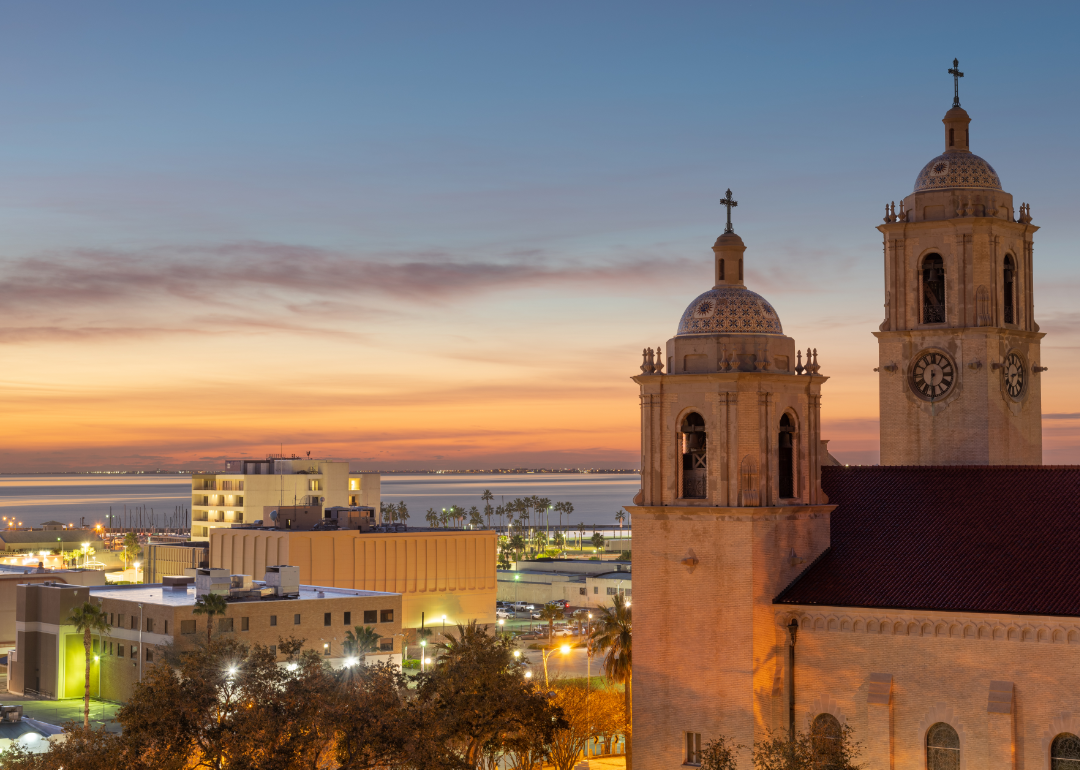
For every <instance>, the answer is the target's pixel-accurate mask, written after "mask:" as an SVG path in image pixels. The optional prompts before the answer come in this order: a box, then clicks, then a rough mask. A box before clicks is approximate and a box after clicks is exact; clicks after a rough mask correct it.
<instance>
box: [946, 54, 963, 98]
mask: <svg viewBox="0 0 1080 770" xmlns="http://www.w3.org/2000/svg"><path fill="white" fill-rule="evenodd" d="M949 74H950V75H952V79H953V98H952V106H953V107H959V106H960V78H962V77H964V73H963V72H961V71H960V60H959V59H953V60H952V69H951V70H949Z"/></svg>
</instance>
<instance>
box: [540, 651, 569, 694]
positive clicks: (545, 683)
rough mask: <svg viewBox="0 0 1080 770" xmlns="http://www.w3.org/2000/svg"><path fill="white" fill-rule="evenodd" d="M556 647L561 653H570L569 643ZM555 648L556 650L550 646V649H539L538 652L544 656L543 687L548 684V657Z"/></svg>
mask: <svg viewBox="0 0 1080 770" xmlns="http://www.w3.org/2000/svg"><path fill="white" fill-rule="evenodd" d="M557 649H558V650H559V652H561V653H562V654H563V655H569V654H570V645H569V644H564V645H562V646H561V647H559V648H557ZM555 650H556V648H555V647H552V648H551V649H550V650H540V654H541V655H542V656H543V657H544V687H547V686H548V670H547V661H548V657H549V656H550V655H551V653H553V652H555Z"/></svg>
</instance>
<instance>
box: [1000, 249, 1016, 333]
mask: <svg viewBox="0 0 1080 770" xmlns="http://www.w3.org/2000/svg"><path fill="white" fill-rule="evenodd" d="M1002 272H1003V275H1002V277H1001V286H1002V288H1003V290H1004V293H1005V297H1004V300H1005V303H1004V308H1005V323H1007V324H1014V323H1016V291H1015V286H1016V267H1015V265H1014V264H1013V259H1012V255H1010V254H1006V255H1005V266H1004V269H1003V271H1002Z"/></svg>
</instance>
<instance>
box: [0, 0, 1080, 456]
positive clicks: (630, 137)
mask: <svg viewBox="0 0 1080 770" xmlns="http://www.w3.org/2000/svg"><path fill="white" fill-rule="evenodd" d="M0 14H2V15H0V20H2V22H3V23H2V24H0V232H2V233H3V234H4V235H3V237H2V238H0V289H3V288H4V287H5V286H6V287H7V292H6V293H7V298H6V299H5V298H4V297H3V296H2V294H3V292H0V328H2V327H6V333H0V359H2V358H6V359H7V360H8V362H9V364H10V365H9V366H8V367H7V368H8V374H7V376H6V377H5V376H4V375H0V408H7V409H9V410H14V411H17V412H20V413H24V412H25V413H27V414H31V415H35V418H34V419H29V418H28V419H27V422H26V423H25V425H23V426H19V427H16V428H15V429H14V433H13V437H12V438H13V439H14V441H15V443H20V442H23V441H26V442H27V443H28V445H29V446H30V447H31V448H30V449H27V450H25V451H20V452H19V453H18V455H17V459H18V462H20V463H25V467H24V466H23V465H20V467H19V468H13V469H19V470H31V469H36V468H39V467H56V466H64V467H68V466H71V467H75V466H79V464H80V463H83V464H85V465H92V464H93V463H96V462H106V461H108V462H118V463H121V462H122V463H128V464H140V463H143V464H154V463H159V462H160V463H168V462H173V461H176V462H181V461H188V460H191V459H193V458H207V459H213V458H215V457H217V456H218V453H222V456H223V455H224V454H227V453H245V452H251V453H255V454H258V453H261V452H262V451H264V447H268V446H269V445H271V444H273V445H275V446H276V444H277V443H278V441H279V440H280V441H284V442H285V443H288V442H289V441H294V442H297V443H303V444H304V446H305V447H312V446H313V447H315V448H316V451H322V452H324V453H329V454H336V455H338V456H348V457H353V458H356V459H357V460H358V461H361V462H366V463H376V464H378V463H389V462H391V461H392V462H398V463H401V464H409V463H411V464H413V465H412V467H428V466H429V465H431V464H435V463H436V461H439V462H446V463H454V464H457V465H463V466H475V465H477V464H485V463H489V462H490V463H495V462H496V461H497V460H500V459H505V460H506V463H505V464H514V463H520V464H543V463H550V464H591V463H599V464H604V463H605V462H606V463H609V464H630V465H633V464H635V462H636V460H635V458H636V455H637V448H636V431H637V428H636V424H637V405H636V397H635V395H634V386H633V383H630V382H629V381H628V380H627V377H628V376H629V375H630V374H632V373H633V371H634V368H635V365H636V362H635V356H636V355H637V351H640V349H641V347H643V346H644V345H645V344H651V345H653V346H656V345H657V344H662V342H663V341H664V340H665V339H667V338H668V337H669V336H670V335H671V334H672V333H674V329H675V325H676V323H677V320H678V318H679V316H680V315H681V312H682V310H683V308H684V307H685V306H686V304H688V303H689V301H690V300H691V299H693V297H694V296H696V295H697V294H698V293H699V292H700V291H702V290H704V289H705V288H708V285H709V283H710V275H711V270H712V268H711V253H710V251H709V247H710V245H711V243H712V241H713V239H714V238H715V237H716V235H717V234H718V233H719V232H720V230H721V229H722V225H723V216H722V214H723V211H722V209H721V207H720V206H719V204H718V203H717V201H718V200H719V198H720V197H721V196H722V195H723V191H724V189H725V188H727V187H731V188H732V189H733V190H734V192H735V197H736V198H737V199H738V200H739V203H740V205H739V207H738V208H737V209H736V212H735V221H736V229H737V231H738V232H739V233H740V234H741V235H742V236H743V238H744V239H745V240H746V242H747V245H748V247H749V251H748V255H747V259H748V269H749V283H750V286H751V288H754V289H757V290H758V291H760V292H761V293H762V294H764V295H765V296H766V297H768V298H769V299H770V300H771V301H772V302H773V304H774V305H775V306H776V307H777V310H778V311H779V313H780V316H781V318H782V320H783V322H784V326H785V331H786V332H787V333H788V334H790V335H791V336H793V337H795V339H796V342H797V343H798V344H800V345H801V346H802V347H805V346H807V345H812V346H815V347H817V348H818V349H819V351H821V359H822V364H823V367H824V368H825V371H826V373H828V374H831V375H832V376H833V380H832V381H831V382H830V383H829V384H828V386H827V388H826V396H825V401H824V405H823V408H824V410H825V424H824V432H825V434H826V437H828V436H829V435H832V436H834V440H833V444H832V445H831V446H832V447H833V448H834V449H836V450H837V452H838V454H844V453H847V454H846V456H847V457H849V458H850V459H853V460H857V461H858V460H864V461H869V460H872V459H873V456H874V448H875V447H876V393H875V388H876V381H875V379H874V375H873V373H872V368H873V366H875V365H876V353H875V342H874V339H873V337H872V336H871V335H870V332H871V331H872V330H874V329H876V327H877V324H878V323H879V322H880V320H881V304H882V297H881V295H882V285H881V284H882V278H881V264H880V253H881V246H880V235H879V234H878V233H877V231H876V230H874V227H875V225H876V224H878V223H879V222H880V221H881V208H882V206H883V205H884V204H885V203H886V202H888V201H891V200H898V199H899V198H901V197H903V196H904V195H905V194H907V193H908V192H909V191H910V190H911V186H912V184H913V182H914V179H915V176H916V174H917V173H918V171H919V169H920V168H921V167H922V166H923V164H924V163H925V162H926V161H927V160H929V159H930V158H931V157H933V156H934V155H936V154H938V153H939V152H940V151H941V149H942V129H941V124H940V119H941V116H942V115H943V114H944V112H945V110H946V109H948V107H949V106H950V103H951V97H952V82H951V78H950V77H949V76H948V75H947V74H946V69H947V68H948V67H949V66H950V65H951V61H952V58H953V57H954V56H955V57H959V59H960V62H961V69H962V70H963V71H964V72H965V73H966V77H965V78H964V79H963V80H962V82H961V102H962V104H963V106H964V107H965V108H966V109H967V110H968V111H969V112H970V113H971V116H972V118H973V123H972V148H973V150H974V151H975V152H976V153H978V154H980V155H982V156H983V157H985V158H987V159H988V160H989V161H990V162H991V163H992V164H993V165H994V167H995V168H996V169H997V171H998V172H999V174H1000V176H1001V178H1002V182H1003V185H1004V187H1005V189H1006V190H1008V191H1010V192H1012V193H1013V194H1014V195H1015V196H1016V200H1017V202H1019V201H1028V202H1031V204H1032V213H1033V215H1034V217H1035V223H1036V224H1039V225H1041V226H1042V227H1043V229H1042V231H1040V233H1039V234H1038V236H1037V238H1036V251H1035V253H1036V281H1037V287H1036V291H1037V296H1036V317H1037V319H1038V320H1039V321H1040V323H1042V325H1043V330H1044V331H1048V332H1051V336H1050V337H1048V338H1047V340H1046V341H1045V342H1044V349H1045V350H1046V354H1045V359H1046V360H1045V363H1047V364H1048V365H1049V366H1050V367H1051V371H1050V372H1049V373H1048V376H1047V378H1046V380H1045V381H1044V412H1047V413H1052V414H1065V413H1073V412H1077V411H1080V408H1078V407H1077V406H1076V405H1075V403H1073V402H1072V400H1071V395H1072V393H1071V388H1070V387H1069V386H1068V383H1069V381H1070V379H1071V378H1072V376H1074V375H1076V374H1080V371H1078V370H1080V366H1077V364H1076V363H1075V358H1076V356H1075V351H1076V349H1077V347H1078V345H1080V334H1078V328H1080V314H1078V313H1077V311H1076V309H1075V301H1074V299H1073V297H1074V296H1075V294H1076V289H1077V284H1078V272H1080V271H1078V270H1077V268H1076V259H1075V249H1074V247H1073V244H1074V243H1075V242H1076V236H1077V225H1076V224H1075V220H1076V217H1075V216H1074V215H1073V212H1072V195H1071V193H1072V190H1071V183H1072V180H1074V179H1076V178H1077V177H1078V173H1077V172H1078V165H1080V163H1078V157H1077V149H1076V146H1075V142H1073V141H1072V140H1073V137H1074V136H1075V134H1076V130H1075V126H1076V124H1077V117H1078V116H1077V97H1076V88H1075V82H1076V80H1077V76H1078V74H1080V72H1078V70H1080V59H1078V55H1077V48H1076V45H1075V40H1074V36H1075V30H1076V29H1077V27H1078V25H1077V21H1078V19H1077V15H1078V11H1077V7H1076V6H1075V5H1067V4H1061V5H1051V4H1031V5H1027V6H1017V5H1015V4H1003V3H1002V4H995V3H989V4H981V5H979V6H977V7H975V6H970V5H968V6H960V5H958V6H955V8H953V7H951V6H948V5H942V4H937V3H935V4H931V3H923V4H920V3H915V4H910V3H909V4H903V5H897V4H866V3H858V4H856V3H828V4H809V3H754V4H733V3H723V4H721V3H694V2H685V3H674V4H673V3H665V4H660V3H590V4H588V5H583V4H569V3H565V4H546V5H542V6H541V5H539V4H536V5H525V4H506V3H454V4H448V3H339V4H338V3H312V4H304V5H299V4H285V3H235V4H230V5H229V6H228V7H222V6H221V5H215V4H211V3H190V4H184V5H179V4H177V5H170V6H166V5H163V4H145V3H95V4H92V5H91V4H78V3H52V4H48V5H42V4H14V3H8V4H0ZM305 351H310V355H307V354H306V353H305ZM208 361H235V366H233V367H218V366H214V365H207V362H208ZM297 361H302V362H304V367H305V368H306V367H308V366H310V367H311V371H323V372H331V371H333V372H338V373H340V375H341V376H343V377H346V378H348V379H349V380H350V382H352V383H353V384H352V386H351V389H342V390H340V391H338V390H334V389H331V390H326V389H325V388H323V387H316V386H315V385H313V384H312V382H311V381H310V380H308V379H305V378H303V377H300V376H299V375H296V374H295V367H296V362H297ZM282 367H283V368H284V369H285V370H287V371H286V372H285V373H282V371H280V369H281V368H282ZM225 370H230V371H225ZM72 379H75V380H78V383H79V386H78V387H76V386H75V385H71V386H70V387H63V386H61V385H59V384H58V383H66V382H71V380H72ZM268 381H273V382H275V383H278V385H276V386H275V387H270V386H269V385H267V382H268ZM238 389H244V392H246V393H248V394H249V397H248V398H247V399H246V400H244V399H241V400H235V399H236V398H237V397H236V396H235V394H236V393H237V390H238ZM88 393H92V394H93V397H92V398H91V399H90V400H89V401H88V400H87V398H88V396H87V394H88ZM252 393H255V394H256V395H251V394H252ZM403 394H404V395H403ZM408 394H412V398H413V399H414V400H413V401H411V402H410V398H409V397H408ZM416 400H419V401H421V402H423V403H424V404H425V405H427V406H428V407H430V408H434V406H433V405H441V408H440V409H439V410H438V411H439V414H440V417H439V421H438V424H439V429H438V430H437V431H434V432H433V435H432V436H430V437H429V438H430V440H427V441H423V442H417V441H413V442H405V443H402V441H403V439H401V437H400V436H395V435H394V426H395V425H402V424H408V423H409V418H406V417H404V416H403V415H404V414H406V413H411V412H415V411H416V409H417V405H416V403H417V401H416ZM207 402H209V403H212V404H217V405H220V407H214V408H211V409H210V411H211V412H213V414H212V415H211V416H208V417H207V418H206V419H207V421H206V422H205V423H200V422H198V421H197V420H196V421H192V419H191V417H190V414H191V411H190V410H191V409H192V408H193V406H192V405H193V404H195V403H207ZM315 402H319V403H320V404H323V405H324V406H320V407H313V406H311V405H312V404H313V403H315ZM298 403H300V404H304V405H305V406H304V407H302V408H300V407H296V406H292V405H295V404H298ZM597 403H601V404H603V405H604V406H603V408H602V409H600V415H601V416H600V417H598V418H597V419H596V420H595V422H594V423H593V424H591V425H590V424H589V420H582V419H581V418H580V416H581V415H582V414H585V415H593V414H596V413H597V411H596V409H597V406H596V405H597ZM88 404H95V405H97V406H96V407H95V409H96V410H97V411H98V412H100V414H101V415H102V418H101V420H102V421H100V422H99V421H95V420H76V421H77V422H79V424H80V425H83V426H84V427H83V428H82V432H78V433H79V437H78V438H77V439H76V438H72V436H70V435H65V432H64V430H63V429H62V427H61V426H62V424H65V423H66V424H71V421H72V416H73V415H85V413H86V411H87V409H88ZM169 404H176V408H175V409H172V410H170V409H169V407H168V405H169ZM283 404H288V405H291V406H288V407H286V406H283ZM492 404H498V406H497V407H494V408H495V411H496V413H497V414H498V415H499V417H498V419H497V422H498V423H499V425H500V426H505V425H507V424H508V423H514V422H516V421H517V420H516V417H515V416H516V415H518V414H521V413H523V412H527V413H529V414H530V415H534V416H535V417H536V419H537V420H538V421H539V423H540V424H543V425H548V426H551V427H550V432H549V433H545V434H544V435H543V436H539V434H540V433H544V431H538V430H533V429H532V428H529V429H525V428H522V430H521V432H512V431H510V432H508V431H507V430H505V429H504V428H500V429H495V428H493V427H492V426H491V425H489V424H488V420H489V418H488V417H486V416H485V414H490V413H485V409H488V408H489V407H491V405H492ZM215 408H220V410H221V411H220V412H214V409H215ZM289 409H294V410H295V409H299V410H300V411H301V412H302V414H300V415H297V416H295V417H290V418H288V419H286V418H282V417H281V416H280V415H281V414H282V413H283V412H284V411H288V410H289ZM410 410H411V412H410ZM344 413H347V414H348V420H347V422H348V426H349V427H348V430H347V431H343V429H342V427H341V426H340V425H339V421H340V419H339V418H340V415H341V414H344ZM238 414H240V415H242V418H236V419H233V421H232V422H230V419H232V418H230V415H238ZM42 416H44V419H49V420H52V419H55V420H56V421H57V422H56V425H55V429H54V430H50V431H45V434H46V435H45V436H38V435H37V433H38V432H39V429H38V428H35V427H33V426H34V424H35V422H37V421H40V419H43V418H42ZM106 418H107V421H106ZM222 424H224V425H226V426H229V427H227V428H222V427H221V426H222ZM266 425H273V426H274V427H273V428H272V429H269V428H266V429H264V428H263V427H261V426H266ZM178 426H185V427H184V428H183V429H180V428H179V427H178ZM114 428H118V429H116V430H115V431H114V430H113V429H114ZM106 432H108V433H113V432H115V434H116V436H115V437H114V438H105V437H103V435H102V434H103V433H106ZM84 434H85V435H84ZM526 437H527V438H526ZM368 447H379V448H377V449H373V450H372V452H371V453H369V452H368V451H367V448H368ZM1047 448H1048V452H1047V459H1048V460H1055V458H1057V460H1058V461H1071V462H1077V461H1080V435H1078V436H1074V429H1073V421H1072V420H1069V419H1055V420H1053V421H1052V422H1048V424H1047ZM1055 452H1056V453H1057V454H1054V453H1055ZM14 459H15V456H14V455H13V456H12V457H9V458H4V457H0V464H4V463H5V462H8V463H10V462H11V461H14ZM79 467H81V466H79ZM384 467H388V466H384Z"/></svg>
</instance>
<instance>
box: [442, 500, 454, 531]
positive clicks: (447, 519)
mask: <svg viewBox="0 0 1080 770" xmlns="http://www.w3.org/2000/svg"><path fill="white" fill-rule="evenodd" d="M450 507H451V508H453V507H454V506H452V505H451V506H450ZM449 523H450V511H448V510H446V509H445V508H443V509H442V510H441V511H440V512H439V524H441V525H442V526H444V527H445V526H446V525H447V524H449Z"/></svg>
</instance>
